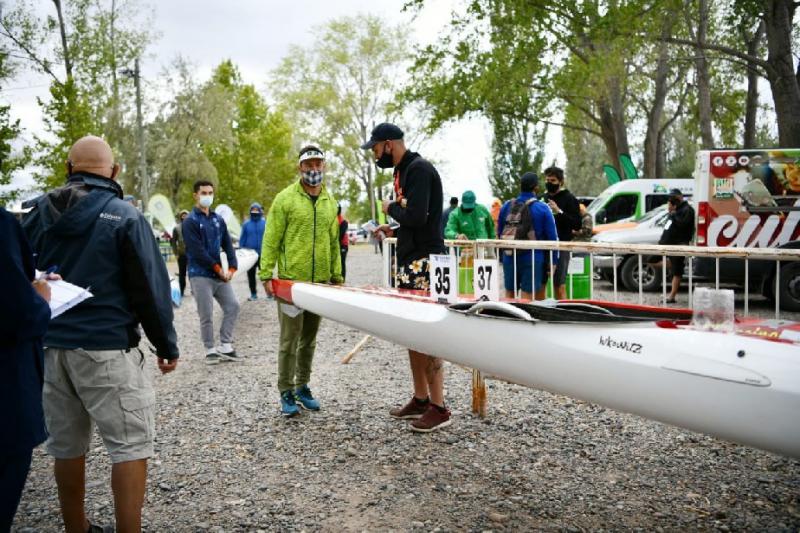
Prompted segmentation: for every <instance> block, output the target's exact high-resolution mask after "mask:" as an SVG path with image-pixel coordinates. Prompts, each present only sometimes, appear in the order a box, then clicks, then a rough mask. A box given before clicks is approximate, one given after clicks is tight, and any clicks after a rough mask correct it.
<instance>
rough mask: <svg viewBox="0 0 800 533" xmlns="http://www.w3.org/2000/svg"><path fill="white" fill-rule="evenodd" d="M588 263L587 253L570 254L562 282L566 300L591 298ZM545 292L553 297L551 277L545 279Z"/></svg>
mask: <svg viewBox="0 0 800 533" xmlns="http://www.w3.org/2000/svg"><path fill="white" fill-rule="evenodd" d="M590 263H591V262H590V260H589V256H588V255H584V254H576V253H573V254H572V258H571V259H570V261H569V268H568V269H567V280H566V281H565V283H564V284H565V287H566V289H567V299H568V300H590V299H591V298H592V279H591V276H592V271H591V268H590ZM546 294H547V295H548V296H550V295H553V297H555V291H554V290H553V279H552V277H551V278H550V279H548V281H547V293H546Z"/></svg>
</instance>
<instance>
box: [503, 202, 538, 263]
mask: <svg viewBox="0 0 800 533" xmlns="http://www.w3.org/2000/svg"><path fill="white" fill-rule="evenodd" d="M535 201H536V198H531V199H530V200H527V201H525V202H519V201H517V200H511V209H509V212H508V215H506V220H505V226H503V233H501V234H500V238H501V239H502V240H504V241H535V240H536V232H535V231H534V229H533V219H532V218H531V210H530V205H531V204H532V203H533V202H535ZM503 253H505V254H506V255H513V253H514V250H513V249H506V250H503Z"/></svg>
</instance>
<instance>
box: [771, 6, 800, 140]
mask: <svg viewBox="0 0 800 533" xmlns="http://www.w3.org/2000/svg"><path fill="white" fill-rule="evenodd" d="M794 12H795V4H794V0H765V1H764V23H765V25H766V34H767V49H768V51H769V53H768V56H767V63H769V66H770V69H768V73H767V74H768V79H769V84H770V88H771V89H772V99H773V101H774V103H775V114H776V116H777V120H778V139H779V143H780V145H781V146H783V147H786V148H794V147H797V146H800V81H798V73H797V72H796V71H795V68H794V58H793V56H792V19H793V18H794Z"/></svg>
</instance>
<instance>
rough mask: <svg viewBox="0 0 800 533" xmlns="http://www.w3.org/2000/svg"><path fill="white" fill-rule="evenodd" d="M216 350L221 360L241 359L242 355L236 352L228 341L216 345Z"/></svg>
mask: <svg viewBox="0 0 800 533" xmlns="http://www.w3.org/2000/svg"><path fill="white" fill-rule="evenodd" d="M216 351H217V353H218V354H219V356H220V359H222V360H223V361H241V360H242V357H241V356H240V355H237V354H236V350H234V349H233V345H232V344H230V343H222V344H221V345H219V346H217V348H216Z"/></svg>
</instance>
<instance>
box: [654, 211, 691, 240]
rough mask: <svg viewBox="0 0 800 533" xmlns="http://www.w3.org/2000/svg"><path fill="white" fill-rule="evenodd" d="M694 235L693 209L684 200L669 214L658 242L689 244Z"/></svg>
mask: <svg viewBox="0 0 800 533" xmlns="http://www.w3.org/2000/svg"><path fill="white" fill-rule="evenodd" d="M692 237H694V209H692V206H690V205H689V202H687V201H686V200H684V201H683V202H681V203H680V204H679V205H678V207H676V208H675V211H673V212H672V213H670V214H669V218H668V219H667V223H666V224H664V231H663V233H661V239H660V240H659V241H658V244H689V243H690V242H691V241H692Z"/></svg>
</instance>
